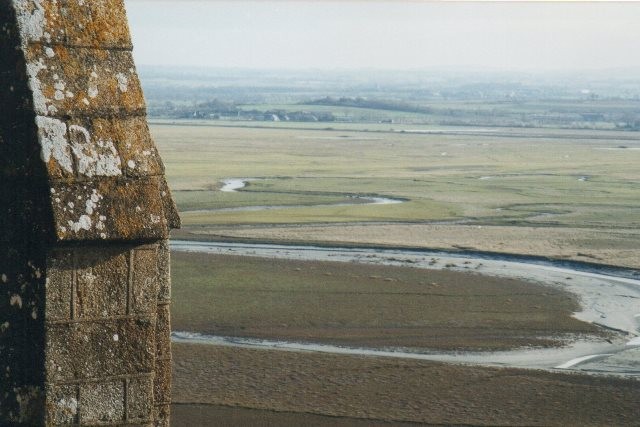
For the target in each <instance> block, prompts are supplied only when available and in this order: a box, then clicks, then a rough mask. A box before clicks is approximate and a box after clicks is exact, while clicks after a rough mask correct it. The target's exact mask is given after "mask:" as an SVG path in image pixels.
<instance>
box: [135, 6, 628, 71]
mask: <svg viewBox="0 0 640 427" xmlns="http://www.w3.org/2000/svg"><path fill="white" fill-rule="evenodd" d="M127 7H128V14H129V21H130V25H131V31H132V34H133V38H134V44H135V51H134V52H135V57H136V60H137V62H138V63H139V64H147V65H150V64H153V65H194V66H213V67H246V68H361V67H374V68H387V69H407V68H431V67H460V68H466V67H483V68H485V67H487V68H498V69H503V70H514V69H559V70H563V69H582V68H619V67H624V68H627V67H640V54H639V53H638V51H639V46H640V3H609V2H606V3H604V2H602V3H549V2H544V3H511V2H500V3H485V2H476V3H459V2H455V3H449V2H447V3H444V2H417V1H403V0H395V1H370V0H369V1H344V0H342V1H340V0H334V1H327V0H325V1H300V0H297V1H293V0H292V1H271V0H262V1H243V0H233V1H185V0H173V1H171V0H165V1H161V0H127Z"/></svg>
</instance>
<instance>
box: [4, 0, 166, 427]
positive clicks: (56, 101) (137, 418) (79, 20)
mask: <svg viewBox="0 0 640 427" xmlns="http://www.w3.org/2000/svg"><path fill="white" fill-rule="evenodd" d="M0 34H2V36H1V37H0V201H2V203H0V425H29V426H43V425H47V426H49V425H111V426H116V425H123V424H126V425H169V412H168V408H169V407H168V403H169V401H170V383H171V376H170V375H171V371H170V358H171V355H170V339H169V334H170V318H169V306H168V304H169V302H170V295H171V291H170V278H169V248H168V244H167V241H166V239H167V238H168V234H169V229H170V228H175V227H178V226H179V217H178V214H177V211H176V209H175V204H174V203H173V200H172V198H171V194H170V191H169V189H168V187H167V183H166V180H165V179H164V176H163V174H164V167H163V165H162V162H161V160H160V157H159V155H158V152H157V150H156V148H155V146H154V144H153V141H152V139H151V136H150V134H149V129H148V126H147V123H146V118H145V105H144V99H143V95H142V90H141V88H140V82H139V80H138V77H137V74H136V72H135V67H134V64H133V58H132V55H131V40H130V37H129V31H128V28H127V24H126V18H125V12H124V4H123V0H91V1H88V0H51V1H49V0H6V1H0Z"/></svg>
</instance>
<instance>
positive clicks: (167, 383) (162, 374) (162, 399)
mask: <svg viewBox="0 0 640 427" xmlns="http://www.w3.org/2000/svg"><path fill="white" fill-rule="evenodd" d="M153 395H154V400H155V403H156V405H164V404H167V405H168V404H169V403H171V360H157V362H156V369H155V380H154V383H153Z"/></svg>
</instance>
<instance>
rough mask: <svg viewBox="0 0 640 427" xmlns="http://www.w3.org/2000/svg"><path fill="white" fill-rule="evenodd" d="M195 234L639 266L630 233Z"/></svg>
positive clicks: (463, 228)
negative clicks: (515, 255) (431, 249)
mask: <svg viewBox="0 0 640 427" xmlns="http://www.w3.org/2000/svg"><path fill="white" fill-rule="evenodd" d="M190 231H194V230H190ZM200 233H202V234H210V235H215V236H219V237H231V238H250V239H260V240H278V241H294V242H327V243H334V244H335V243H349V244H373V245H390V246H404V247H422V248H433V249H468V250H478V251H490V252H500V253H511V254H522V255H537V256H547V257H552V258H559V259H570V260H577V261H587V262H595V263H602V264H610V265H617V266H624V267H640V262H639V259H638V252H639V251H640V231H639V230H634V229H622V230H621V229H618V230H600V229H586V228H560V227H559V228H546V227H510V226H472V225H440V224H355V225H315V226H274V227H268V228H267V227H264V228H263V227H255V228H254V227H246V228H245V227H233V228H215V229H210V230H208V231H202V232H198V234H200Z"/></svg>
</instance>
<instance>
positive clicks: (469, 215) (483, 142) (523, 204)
mask: <svg viewBox="0 0 640 427" xmlns="http://www.w3.org/2000/svg"><path fill="white" fill-rule="evenodd" d="M309 126H310V127H311V128H310V129H281V128H277V127H275V128H273V129H254V128H244V127H218V126H202V125H186V126H182V125H180V126H175V125H154V126H152V131H153V134H154V136H155V138H156V140H157V141H158V144H159V146H160V148H161V151H162V154H163V156H164V159H165V162H166V166H167V174H168V176H169V180H170V185H171V187H172V188H173V190H174V195H175V197H176V199H177V202H178V206H179V208H180V210H182V211H185V210H194V209H197V210H204V209H218V208H227V207H239V206H251V205H290V206H298V205H302V206H312V205H316V204H318V205H325V204H331V203H341V201H344V198H345V197H347V196H350V195H362V194H368V195H381V196H387V197H397V198H405V199H407V200H409V202H407V203H404V204H398V205H369V206H346V207H345V206H337V207H330V206H323V207H320V208H298V209H276V210H270V211H254V212H234V213H232V214H230V213H225V212H208V213H203V212H196V213H184V214H183V221H184V224H185V226H186V227H187V229H192V228H197V229H199V230H203V229H207V228H208V227H214V228H215V227H217V226H220V225H229V224H275V223H278V224H283V223H284V224H291V223H294V224H309V223H323V222H336V221H338V222H360V221H391V222H429V221H434V220H449V221H460V220H466V221H474V223H477V224H486V225H518V226H541V227H558V226H567V227H589V228H608V229H625V228H637V227H638V226H640V185H638V183H640V169H638V167H637V165H638V164H640V140H636V141H627V140H625V141H622V140H617V139H615V138H617V137H623V136H624V137H627V138H628V137H629V135H630V134H629V133H623V132H612V133H610V134H609V136H610V137H611V138H612V139H610V140H608V139H578V137H581V136H585V137H588V136H589V135H591V136H592V137H594V136H595V137H598V138H606V135H607V133H603V132H599V133H593V134H588V133H582V134H580V133H578V134H576V133H575V132H573V133H568V131H562V132H565V133H564V134H562V132H561V134H562V135H564V136H563V137H558V135H555V136H550V137H549V138H539V137H531V138H527V137H526V136H522V135H521V133H522V132H524V133H525V134H526V132H530V133H531V134H532V135H534V134H535V135H538V136H539V135H540V132H541V131H540V130H534V129H532V130H526V129H525V130H518V132H520V133H519V134H518V135H520V136H513V137H506V136H505V137H497V136H479V135H477V134H473V135H428V134H414V133H389V132H381V133H378V132H374V133H372V132H357V131H347V130H344V131H329V130H316V129H313V127H316V125H313V126H312V125H309ZM359 126H360V127H362V126H363V125H359ZM387 127H388V126H387ZM542 134H543V135H544V132H542ZM550 135H553V134H550ZM229 177H237V178H240V177H248V178H259V179H257V180H255V181H251V182H250V185H249V187H248V188H247V189H246V191H241V192H239V193H227V194H224V193H222V194H221V193H220V192H218V191H216V189H217V188H219V186H220V182H221V181H222V180H223V179H225V178H229ZM193 190H197V191H198V193H193V192H192V191H193Z"/></svg>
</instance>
